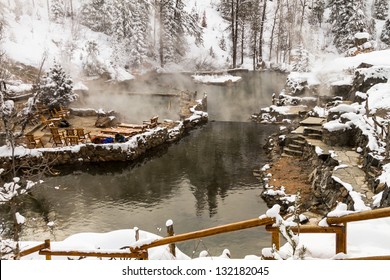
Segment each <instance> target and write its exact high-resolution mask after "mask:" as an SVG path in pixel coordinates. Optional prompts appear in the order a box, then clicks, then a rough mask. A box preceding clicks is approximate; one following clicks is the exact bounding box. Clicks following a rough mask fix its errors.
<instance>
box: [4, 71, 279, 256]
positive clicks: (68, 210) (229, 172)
mask: <svg viewBox="0 0 390 280" xmlns="http://www.w3.org/2000/svg"><path fill="white" fill-rule="evenodd" d="M248 75H250V74H248ZM251 75H253V74H251ZM257 75H258V74H257ZM262 75H263V74H262ZM259 77H263V78H262V79H263V80H264V76H253V77H252V78H251V79H248V81H247V82H244V81H243V82H241V83H240V85H237V86H234V87H230V88H227V87H217V86H205V85H194V84H193V83H192V82H191V80H190V79H188V77H187V79H183V80H184V81H186V82H188V83H189V84H190V85H191V87H192V88H191V89H196V90H198V92H202V91H206V92H208V96H209V98H208V105H209V107H208V109H209V113H210V116H211V118H212V119H214V120H218V122H213V121H211V122H209V123H208V124H207V125H205V126H203V127H202V128H199V129H197V130H194V131H192V132H191V133H190V135H189V136H188V137H185V138H184V139H182V140H181V141H180V142H179V143H176V144H173V145H171V146H170V147H169V148H167V147H164V148H162V149H161V150H160V151H159V153H158V154H157V155H156V156H153V157H152V158H151V159H149V160H145V161H144V162H142V163H139V164H137V165H136V166H130V165H128V164H125V163H110V164H109V165H107V164H93V165H82V166H80V167H81V169H82V171H80V170H79V167H77V168H75V169H74V170H71V169H69V168H68V169H67V170H63V175H62V176H60V177H54V178H46V180H45V185H44V186H42V187H39V188H36V189H34V191H33V193H32V195H33V197H34V199H28V198H24V204H23V210H22V211H21V212H22V214H23V215H24V216H26V218H27V219H28V224H27V225H26V227H24V229H23V232H22V238H23V239H24V240H44V239H45V238H51V239H55V240H63V239H64V238H66V237H68V236H69V235H71V234H75V233H79V232H107V231H113V230H117V229H122V228H133V227H134V226H137V227H139V228H141V229H143V230H147V231H150V232H153V233H156V234H159V235H165V233H164V232H161V229H164V227H165V221H166V220H168V219H172V220H173V221H174V222H175V224H174V227H175V232H176V233H183V232H188V231H193V230H199V229H204V228H208V227H213V226H217V225H221V224H226V223H231V222H236V221H240V220H246V219H251V218H254V217H258V216H259V215H260V214H262V213H264V212H265V211H266V209H267V207H266V205H265V203H264V202H263V201H262V199H261V198H260V196H259V195H260V192H261V186H260V183H259V182H258V181H257V179H256V178H255V177H254V176H253V175H252V170H253V168H255V167H259V166H262V165H263V164H265V163H266V158H265V155H264V152H263V150H262V146H263V144H264V140H265V138H266V137H267V136H268V135H269V134H270V133H272V132H273V130H274V129H275V128H274V127H272V126H265V125H258V124H254V123H250V122H230V120H231V119H232V118H233V119H236V120H239V121H243V120H246V119H247V118H248V117H249V116H250V114H251V113H253V112H256V111H258V106H260V105H261V104H263V105H264V104H267V105H268V104H269V101H270V96H271V93H268V92H263V93H262V92H261V91H260V90H261V89H262V88H263V87H264V85H262V84H259V83H260V82H261V79H259ZM270 77H273V76H269V77H268V78H267V77H266V79H268V80H271V78H270ZM161 83H162V82H161ZM180 86H183V84H178V85H177V87H180ZM184 86H186V85H184ZM254 91H255V92H254ZM271 92H272V91H271ZM247 107H248V108H247ZM229 108H230V111H228V110H227V109H229ZM244 108H245V109H244ZM0 211H1V214H2V215H7V209H4V207H3V209H1V208H0ZM48 221H54V222H55V226H54V228H52V229H50V228H49V227H48V226H47V223H48ZM269 238H270V237H269V235H268V234H267V233H266V232H265V231H264V229H260V228H256V229H251V230H245V231H241V232H239V233H230V234H223V235H219V236H217V237H209V238H205V239H203V240H196V241H193V242H185V243H181V244H179V247H180V249H182V250H183V251H184V252H185V253H187V254H189V255H190V256H192V252H193V251H196V254H199V251H201V250H204V249H208V250H210V251H211V253H212V254H214V255H217V254H218V255H219V254H220V253H221V252H222V250H223V249H224V248H226V247H228V248H229V249H230V250H231V252H232V255H233V257H242V256H244V255H246V254H260V251H259V250H260V249H261V247H262V246H269ZM243 240H245V242H243Z"/></svg>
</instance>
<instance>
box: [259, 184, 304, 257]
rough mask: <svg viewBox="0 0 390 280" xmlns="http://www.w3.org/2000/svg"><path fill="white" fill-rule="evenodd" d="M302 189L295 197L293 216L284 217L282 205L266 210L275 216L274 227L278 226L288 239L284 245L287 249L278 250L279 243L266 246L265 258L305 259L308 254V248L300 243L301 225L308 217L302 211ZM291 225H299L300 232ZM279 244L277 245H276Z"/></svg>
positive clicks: (263, 253) (292, 209) (267, 213)
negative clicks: (295, 230)
mask: <svg viewBox="0 0 390 280" xmlns="http://www.w3.org/2000/svg"><path fill="white" fill-rule="evenodd" d="M300 198H301V196H300V191H298V193H297V195H296V199H295V204H294V206H291V207H290V208H291V209H290V210H291V211H292V214H293V215H292V216H291V217H290V218H288V219H283V217H282V216H281V215H280V214H279V213H280V208H281V207H280V205H278V204H275V205H274V206H273V207H272V208H271V209H269V210H268V211H267V212H266V214H265V215H266V216H267V217H270V218H275V224H274V225H273V226H274V227H278V230H279V232H280V233H281V234H282V236H283V238H284V239H285V240H286V241H287V244H286V245H285V246H284V247H285V248H286V251H285V250H283V251H282V250H278V249H277V246H279V244H273V245H272V248H264V249H263V251H262V255H263V257H265V258H272V259H279V260H281V259H303V258H304V257H305V254H306V251H307V250H306V248H305V247H304V246H302V245H301V244H300V243H299V226H300V224H301V222H302V221H303V220H305V219H306V217H304V216H303V215H301V214H299V212H300V206H301V203H300ZM291 227H298V234H295V233H294V232H293V230H292V229H291ZM276 245H277V246H276Z"/></svg>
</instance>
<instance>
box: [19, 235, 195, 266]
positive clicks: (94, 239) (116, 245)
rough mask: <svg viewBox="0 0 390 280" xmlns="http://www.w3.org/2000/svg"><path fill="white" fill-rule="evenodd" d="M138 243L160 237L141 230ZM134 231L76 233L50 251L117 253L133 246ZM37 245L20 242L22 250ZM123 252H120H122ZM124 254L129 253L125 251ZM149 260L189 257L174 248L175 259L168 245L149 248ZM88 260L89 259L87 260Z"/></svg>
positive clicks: (29, 258) (35, 256) (32, 257)
mask: <svg viewBox="0 0 390 280" xmlns="http://www.w3.org/2000/svg"><path fill="white" fill-rule="evenodd" d="M139 238H140V239H139V240H140V241H139V242H140V244H141V243H145V240H146V241H147V242H149V243H150V242H151V241H153V240H157V239H160V238H161V236H158V235H155V234H153V233H150V232H146V231H143V230H140V231H139ZM135 242H136V240H135V231H134V230H133V229H123V230H117V231H112V232H107V233H78V234H74V235H72V236H70V237H68V238H66V239H65V240H63V241H59V242H51V249H52V250H53V251H55V250H57V251H59V250H69V249H72V250H76V251H77V250H82V251H90V252H118V250H120V248H123V247H126V246H129V245H131V244H135ZM35 245H37V242H28V241H23V242H21V248H22V250H25V249H27V248H29V247H32V246H35ZM123 251H124V250H121V252H123ZM126 252H129V250H128V249H127V250H126ZM148 252H149V259H150V260H173V259H176V260H188V259H190V257H188V256H187V255H185V254H184V253H182V252H181V251H180V250H179V249H178V248H176V258H175V257H174V256H172V255H171V254H170V253H169V247H168V245H165V246H159V247H155V248H150V249H149V250H148ZM44 258H45V256H40V255H38V254H37V253H34V254H32V255H28V256H25V257H23V258H22V259H25V260H26V259H28V260H32V259H41V260H43V259H44ZM52 259H65V260H66V259H67V258H66V257H52ZM89 259H90V258H89Z"/></svg>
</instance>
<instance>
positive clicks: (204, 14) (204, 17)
mask: <svg viewBox="0 0 390 280" xmlns="http://www.w3.org/2000/svg"><path fill="white" fill-rule="evenodd" d="M201 25H202V27H203V28H206V27H207V20H206V11H204V12H203V17H202V24H201Z"/></svg>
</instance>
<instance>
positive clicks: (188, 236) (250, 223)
mask: <svg viewBox="0 0 390 280" xmlns="http://www.w3.org/2000/svg"><path fill="white" fill-rule="evenodd" d="M274 222H275V220H274V219H273V218H269V217H265V218H262V219H259V218H256V219H251V220H246V221H241V222H237V223H232V224H227V225H223V226H217V227H213V228H208V229H203V230H198V231H193V232H189V233H183V234H178V235H175V236H169V237H165V238H161V239H157V240H155V241H153V242H151V243H150V244H145V245H142V246H140V247H132V248H130V249H131V250H132V251H134V252H135V251H137V250H147V249H150V248H153V247H158V246H162V245H168V244H171V243H178V242H183V241H188V240H193V239H199V238H203V237H207V236H212V235H217V234H221V233H227V232H232V231H237V230H243V229H248V228H253V227H259V226H266V225H272V224H273V223H274Z"/></svg>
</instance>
